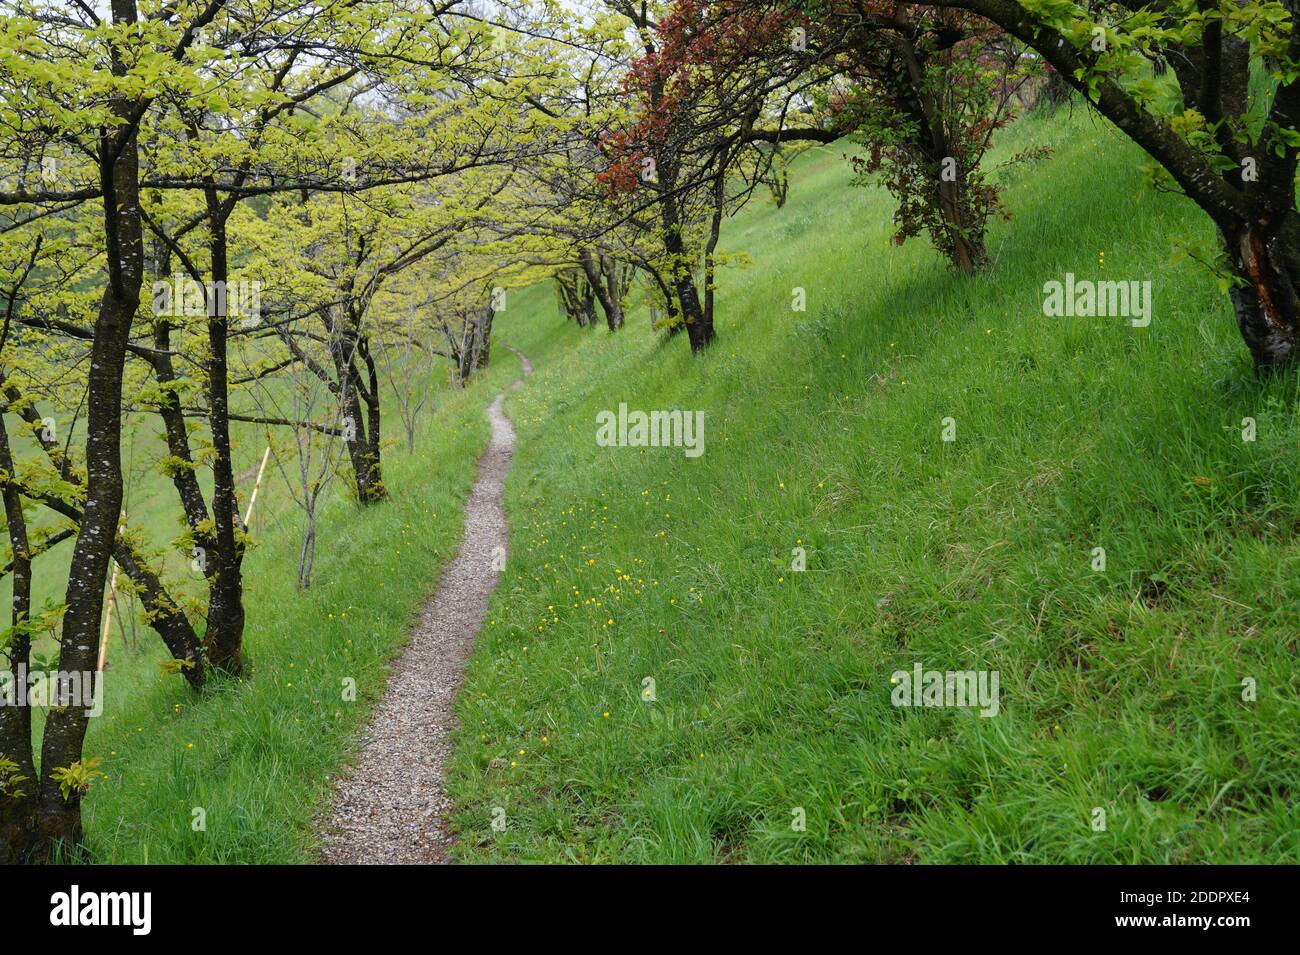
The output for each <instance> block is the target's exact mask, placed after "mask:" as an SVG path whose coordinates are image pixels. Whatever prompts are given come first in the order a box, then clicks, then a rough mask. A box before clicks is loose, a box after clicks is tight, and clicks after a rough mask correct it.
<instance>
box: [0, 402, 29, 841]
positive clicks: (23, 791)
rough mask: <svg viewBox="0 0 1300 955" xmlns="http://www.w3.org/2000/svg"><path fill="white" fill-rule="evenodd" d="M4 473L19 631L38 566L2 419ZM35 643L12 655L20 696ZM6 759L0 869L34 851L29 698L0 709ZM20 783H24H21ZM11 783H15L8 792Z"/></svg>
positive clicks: (13, 683) (16, 645) (22, 636)
mask: <svg viewBox="0 0 1300 955" xmlns="http://www.w3.org/2000/svg"><path fill="white" fill-rule="evenodd" d="M0 470H3V471H4V475H5V477H4V509H5V518H6V520H7V522H8V530H9V545H10V549H11V550H12V551H13V601H12V605H13V625H14V627H15V628H16V627H18V626H19V625H21V624H22V623H24V622H25V621H26V620H27V619H28V617H29V615H30V614H31V607H32V563H31V551H30V548H29V545H28V541H27V519H26V517H25V516H24V515H23V505H22V498H21V497H20V495H19V491H18V485H17V484H16V483H14V482H13V480H11V478H12V476H13V473H14V461H13V456H12V455H11V454H10V451H9V434H8V432H7V431H6V430H5V425H4V415H3V414H0ZM31 648H32V641H31V637H30V636H28V635H27V634H26V633H20V632H15V634H14V636H13V640H12V641H11V642H10V644H9V648H8V650H7V651H6V656H7V657H8V661H9V662H8V667H7V669H8V672H9V686H10V688H11V692H13V693H15V695H17V693H18V691H19V688H20V683H21V681H24V680H26V675H27V666H28V664H29V663H30V662H31ZM0 759H5V760H8V761H10V762H12V763H13V764H14V765H15V767H16V768H14V769H11V770H10V771H9V773H0V865H13V864H15V863H18V862H24V861H26V859H27V855H28V853H29V852H30V851H31V848H32V842H33V839H34V834H35V822H36V787H37V781H36V765H35V760H34V757H33V754H32V711H31V709H30V707H28V705H27V702H26V698H25V694H24V698H23V699H22V700H18V699H15V700H14V701H13V704H12V705H7V704H6V705H2V706H0ZM16 777H22V778H21V779H18V778H16ZM7 778H13V781H12V782H11V783H10V784H9V785H8V786H6V785H5V783H6V780H7Z"/></svg>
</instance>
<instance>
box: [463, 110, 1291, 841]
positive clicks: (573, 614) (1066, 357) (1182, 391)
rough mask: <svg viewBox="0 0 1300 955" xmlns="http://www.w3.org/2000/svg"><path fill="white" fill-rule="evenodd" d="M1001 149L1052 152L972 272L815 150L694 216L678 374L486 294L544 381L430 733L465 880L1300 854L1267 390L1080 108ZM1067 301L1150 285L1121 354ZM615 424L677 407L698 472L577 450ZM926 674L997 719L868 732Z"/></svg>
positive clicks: (1009, 178) (593, 448)
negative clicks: (907, 680)
mask: <svg viewBox="0 0 1300 955" xmlns="http://www.w3.org/2000/svg"><path fill="white" fill-rule="evenodd" d="M1031 145H1046V146H1050V147H1051V148H1052V149H1054V150H1055V156H1054V157H1053V158H1052V159H1050V160H1048V161H1046V162H1042V163H1038V164H1036V165H1034V166H1032V167H1030V166H1013V167H1008V168H1006V169H1005V170H1003V171H1001V172H999V173H998V179H999V181H1000V182H1002V183H1003V185H1004V186H1005V195H1004V198H1005V201H1006V204H1007V206H1008V208H1009V210H1010V212H1011V214H1012V217H1013V218H1012V219H1011V221H1010V222H1008V223H998V224H997V225H995V226H994V227H993V229H992V231H991V233H990V251H991V253H992V258H993V261H992V264H991V266H990V267H989V268H988V269H987V271H986V272H985V273H984V274H982V275H980V276H978V277H976V278H973V279H972V278H964V277H961V276H958V275H955V274H953V273H951V272H949V271H948V270H946V269H945V267H944V265H943V263H942V262H941V261H940V260H939V259H938V257H937V256H936V255H935V253H934V252H933V251H932V250H931V249H930V248H929V247H928V245H927V244H926V242H925V241H924V240H914V241H911V242H909V243H908V244H906V245H905V246H903V247H901V248H899V247H895V246H893V245H891V243H890V241H889V235H890V216H891V213H892V206H891V204H890V201H889V199H888V197H887V196H885V195H884V194H883V193H882V192H880V191H879V190H877V189H874V188H850V187H848V185H847V183H848V181H849V179H850V178H851V174H850V170H849V169H848V167H847V164H846V162H845V161H844V159H843V154H844V153H845V151H846V150H847V149H848V148H849V147H847V146H845V145H843V144H836V145H832V146H828V147H825V148H820V149H816V150H814V151H811V152H809V153H808V154H806V155H804V156H803V157H802V158H801V159H800V160H799V161H798V163H797V164H796V168H795V171H794V173H793V174H792V186H791V196H790V200H789V202H788V203H787V205H786V206H785V208H783V209H779V210H778V209H776V208H774V207H772V206H771V205H770V204H765V203H756V204H755V205H754V206H752V207H751V208H750V209H748V210H746V211H745V212H744V213H742V214H741V215H740V216H739V217H738V218H737V219H735V220H734V221H731V222H729V223H727V225H726V227H725V231H724V234H723V249H724V250H725V252H726V253H728V254H729V255H730V256H731V257H732V264H731V265H730V266H729V267H728V268H726V269H725V270H723V272H722V273H721V275H720V278H719V290H718V310H719V311H718V315H719V339H718V341H717V343H716V345H715V347H713V348H712V349H711V350H710V351H709V352H708V353H707V354H705V355H703V356H700V357H693V356H691V355H690V354H689V352H688V349H687V347H686V342H685V341H684V340H683V339H671V340H666V339H665V338H664V337H663V336H661V335H652V334H650V331H649V328H648V325H649V319H648V316H647V312H646V311H645V309H643V308H641V309H636V310H634V311H633V312H632V314H631V316H630V319H629V327H627V328H626V329H625V330H624V331H623V332H622V333H620V334H618V335H613V336H611V335H609V334H608V333H607V332H606V331H605V330H604V329H596V330H591V331H583V330H579V329H577V328H576V327H574V326H573V325H572V324H566V323H565V322H564V321H563V319H562V318H561V317H560V315H559V313H558V311H557V309H556V307H555V305H554V303H553V300H552V297H551V292H550V290H549V288H537V289H534V290H530V291H529V292H528V293H525V294H523V295H519V296H517V297H515V298H514V299H513V300H512V301H511V302H510V307H509V309H508V310H507V311H506V312H505V313H503V314H502V315H501V316H500V318H499V320H498V326H497V327H498V330H499V332H500V333H501V334H502V335H504V336H505V337H507V338H508V339H510V340H511V342H512V343H513V344H516V345H518V346H520V347H521V348H522V349H523V350H524V351H525V352H527V353H528V354H529V355H530V356H531V357H532V359H533V361H534V363H535V365H536V368H537V373H536V374H535V375H534V376H533V377H532V378H531V379H530V380H529V383H528V385H527V387H526V388H524V389H523V390H521V391H519V392H516V393H514V394H512V395H511V396H510V397H509V399H508V402H507V410H508V412H509V413H510V415H511V417H512V419H513V420H514V422H515V424H516V428H517V429H518V432H519V451H518V455H517V458H516V461H515V466H514V470H513V472H512V474H511V477H510V480H509V482H508V485H507V498H506V504H507V513H508V514H509V515H510V519H511V521H512V524H513V531H512V533H513V536H512V542H513V546H512V555H511V560H510V563H509V566H508V567H507V570H506V574H505V577H504V579H503V582H502V585H501V587H500V588H499V589H498V590H497V592H496V596H495V597H494V599H493V602H492V605H491V608H490V610H489V623H488V626H487V628H486V629H485V631H484V633H483V634H482V635H481V637H480V643H479V648H478V651H477V654H476V656H475V658H474V659H473V661H472V662H471V665H470V669H469V672H468V677H467V682H466V685H465V688H464V691H463V693H462V696H461V698H460V702H459V712H460V715H461V718H462V721H463V726H462V728H461V730H460V733H459V736H458V738H457V744H456V750H455V756H454V764H453V767H452V771H451V773H450V779H449V786H450V789H451V793H452V796H453V798H454V799H455V800H456V801H457V804H458V806H459V809H458V812H457V815H456V816H455V820H454V822H455V828H456V831H457V832H458V834H459V838H460V842H459V845H458V847H457V852H458V855H459V858H460V859H462V860H463V861H505V860H510V861H524V860H546V861H561V860H572V861H582V862H615V861H630V862H773V861H788V862H793V861H838V862H851V861H878V862H1076V863H1077V862H1184V863H1190V862H1247V861H1282V860H1291V861H1294V859H1295V858H1297V857H1298V856H1300V807H1298V806H1297V799H1296V784H1297V779H1298V777H1300V753H1298V752H1297V750H1298V748H1300V737H1298V735H1297V732H1296V729H1297V726H1300V706H1298V705H1297V692H1296V691H1297V683H1298V682H1300V677H1298V676H1297V671H1296V668H1295V665H1294V664H1295V659H1296V652H1297V648H1298V643H1300V638H1298V634H1300V628H1298V627H1297V624H1298V623H1300V614H1298V613H1297V610H1296V607H1297V597H1298V596H1300V573H1298V572H1297V571H1300V560H1298V558H1300V541H1298V538H1297V530H1298V529H1300V458H1298V457H1297V454H1296V447H1297V440H1298V439H1300V421H1297V417H1296V412H1295V393H1294V383H1293V382H1291V381H1273V382H1268V383H1259V382H1257V381H1256V380H1255V379H1254V378H1253V377H1252V375H1251V374H1250V371H1249V368H1248V360H1247V356H1246V353H1245V350H1244V348H1243V347H1242V345H1241V343H1240V340H1239V336H1238V334H1237V332H1236V329H1235V327H1234V325H1233V322H1232V318H1231V311H1230V308H1229V306H1228V303H1227V301H1226V299H1225V298H1224V297H1222V296H1221V295H1220V294H1219V292H1218V291H1217V289H1216V287H1215V282H1214V280H1213V278H1212V277H1211V276H1210V275H1208V274H1207V273H1206V272H1204V271H1202V270H1200V269H1199V268H1198V267H1197V266H1196V265H1194V264H1193V263H1191V262H1189V261H1183V262H1182V263H1180V264H1176V265H1171V264H1170V260H1171V243H1172V240H1173V239H1175V238H1187V239H1192V240H1199V241H1205V240H1207V239H1208V238H1210V237H1211V233H1210V225H1209V223H1208V222H1207V221H1206V220H1204V219H1203V218H1202V217H1201V216H1199V215H1198V214H1197V213H1196V212H1195V210H1194V209H1193V208H1192V207H1191V206H1190V204H1189V203H1187V202H1185V201H1183V200H1180V199H1178V198H1176V197H1173V196H1169V195H1161V194H1156V193H1153V192H1151V191H1149V190H1147V189H1146V188H1144V186H1143V182H1142V175H1141V172H1140V166H1141V164H1142V162H1143V157H1142V156H1141V154H1140V153H1139V152H1138V151H1137V150H1135V149H1134V148H1133V147H1132V146H1131V145H1130V144H1129V143H1127V142H1126V141H1124V140H1123V139H1122V137H1120V136H1119V135H1117V134H1116V133H1114V131H1113V130H1111V129H1110V128H1109V127H1107V126H1106V125H1105V124H1104V123H1102V122H1101V121H1099V120H1094V119H1093V118H1091V117H1090V116H1088V115H1087V114H1086V113H1085V112H1083V111H1081V110H1079V111H1076V112H1075V113H1074V114H1073V115H1067V114H1065V113H1061V114H1058V115H1057V116H1055V117H1048V118H1043V117H1030V118H1028V119H1025V120H1022V121H1020V122H1019V123H1017V124H1016V125H1015V127H1013V128H1012V129H1011V130H1010V131H1009V132H1007V133H1006V134H1004V138H1003V141H1002V143H1001V145H1000V147H999V149H998V151H997V153H998V155H999V156H1001V157H1006V156H1009V155H1012V154H1014V153H1018V152H1020V151H1021V150H1023V149H1025V148H1027V147H1029V146H1031ZM1066 272H1073V273H1075V274H1076V275H1077V276H1078V277H1080V278H1091V279H1122V280H1147V279H1149V280H1151V282H1152V288H1153V295H1154V319H1153V321H1152V323H1151V325H1150V326H1149V327H1147V328H1134V327H1131V326H1130V325H1129V324H1128V322H1126V321H1125V320H1124V319H1120V318H1045V317H1044V315H1043V310H1042V303H1043V284H1044V282H1046V281H1048V280H1052V279H1057V280H1061V279H1064V276H1065V273H1066ZM795 287H801V288H803V289H805V290H806V292H807V299H808V306H807V311H806V312H802V313H800V312H794V311H792V309H791V301H792V289H793V288H795ZM620 402H626V403H627V404H628V405H629V407H631V408H633V409H642V410H650V409H663V408H678V409H687V410H696V409H698V410H703V411H704V412H705V415H706V435H705V438H706V443H705V453H704V454H703V455H702V456H701V457H699V458H696V459H690V458H687V457H686V456H685V455H684V454H683V453H682V450H681V449H672V448H666V449H659V448H652V449H635V448H602V447H598V446H597V444H596V441H595V433H596V415H597V413H598V412H599V411H602V410H613V409H617V407H618V405H619V403H620ZM948 417H951V418H952V419H954V421H955V427H956V440H955V441H952V442H944V441H943V440H941V431H942V421H943V419H944V418H948ZM1247 417H1250V418H1253V419H1254V420H1255V421H1256V423H1257V427H1258V437H1257V440H1255V441H1253V442H1247V441H1243V440H1242V420H1243V418H1247ZM796 547H803V548H805V549H806V552H807V570H806V571H805V572H797V571H792V569H791V566H792V564H791V562H792V551H793V549H794V548H796ZM1098 547H1102V548H1105V551H1106V558H1107V563H1106V569H1105V571H1104V572H1097V571H1094V570H1093V569H1092V560H1093V553H1094V549H1095V548H1098ZM918 662H919V663H922V664H923V665H924V666H925V667H926V668H934V669H941V670H966V669H990V670H997V671H998V673H999V674H1000V681H1001V682H1000V689H1001V692H1000V711H999V713H998V715H997V716H996V717H992V718H980V717H979V716H977V715H975V714H974V713H973V712H972V711H969V710H953V709H910V708H902V707H895V706H892V705H891V703H890V690H891V688H890V682H889V680H890V674H891V673H892V672H893V671H895V670H900V669H901V670H910V669H911V668H912V667H913V665H914V664H915V663H918ZM646 678H650V679H652V680H653V683H652V684H650V683H647V682H645V681H646ZM1243 681H1245V684H1243ZM1252 683H1253V685H1254V686H1255V687H1256V688H1257V699H1255V700H1253V701H1252V700H1248V699H1243V695H1246V696H1249V695H1250V694H1249V693H1246V694H1243V686H1244V685H1247V686H1248V685H1251V684H1252ZM651 687H653V695H654V697H655V699H654V701H653V702H651V701H649V700H647V699H645V694H646V691H647V689H649V688H651ZM497 807H500V808H502V809H504V810H505V819H506V822H507V824H506V826H505V827H504V830H503V831H494V829H493V828H492V826H491V822H492V820H493V812H494V809H496V808H497ZM1098 809H1100V810H1102V811H1103V812H1104V816H1105V827H1104V829H1098V828H1097V827H1096V826H1095V822H1096V820H1098V819H1099V818H1100V817H1099V816H1098V815H1097V810H1098ZM801 815H802V816H803V817H805V818H806V831H799V830H798V828H797V827H796V826H793V825H792V823H794V822H796V821H797V820H798V819H799V818H800V816H801ZM498 816H499V813H498Z"/></svg>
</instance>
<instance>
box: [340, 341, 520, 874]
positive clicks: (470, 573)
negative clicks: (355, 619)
mask: <svg viewBox="0 0 1300 955" xmlns="http://www.w3.org/2000/svg"><path fill="white" fill-rule="evenodd" d="M502 344H505V343H504V342H502ZM505 347H507V348H510V350H511V351H513V352H515V354H516V355H518V356H519V359H520V362H521V363H522V365H523V370H524V375H529V374H532V370H533V366H532V363H531V362H530V361H529V360H528V358H527V357H526V356H525V355H524V354H523V353H522V352H519V351H518V350H516V349H514V348H511V346H509V345H506V346H505ZM521 383H522V379H521V380H520V381H516V382H515V383H514V384H513V385H512V386H511V387H512V388H518V387H519V385H520V384H521ZM504 397H505V396H504V395H497V396H496V399H495V400H494V401H493V402H492V404H491V406H490V407H489V408H488V410H487V415H488V419H489V420H490V421H491V422H492V441H491V443H490V444H489V445H488V449H487V451H486V452H484V454H483V457H482V458H481V459H480V460H479V465H478V480H477V481H476V482H475V484H474V490H473V492H472V493H471V494H470V498H469V501H468V502H467V503H466V505H465V534H464V539H463V541H462V543H461V545H460V552H459V553H458V554H457V555H456V558H455V560H453V561H452V562H451V564H450V565H449V566H448V567H447V569H446V571H445V572H444V573H443V575H442V579H441V580H440V581H439V583H438V592H437V593H436V594H435V595H434V597H433V599H432V600H430V601H429V602H428V603H427V604H426V605H425V607H424V612H423V614H422V615H421V617H420V622H419V624H418V625H417V626H416V628H415V632H414V633H413V634H412V635H411V642H410V644H409V645H408V646H407V648H406V650H405V652H403V654H402V657H401V659H400V660H399V661H398V662H397V665H396V667H395V668H394V672H393V675H392V678H391V679H390V680H389V683H388V694H387V696H386V697H385V698H384V701H383V702H382V703H380V704H379V706H378V707H377V708H376V710H375V714H374V717H373V720H372V722H371V724H370V726H369V727H368V728H367V732H366V736H365V743H364V748H363V749H362V751H361V754H360V756H359V757H358V759H357V762H356V765H355V766H354V767H353V768H352V771H351V773H350V774H349V775H347V776H346V777H343V778H341V779H339V781H338V783H337V784H336V790H335V798H334V806H333V809H332V810H331V812H330V817H329V821H328V822H327V823H326V825H325V827H324V846H323V848H322V851H321V857H322V861H323V862H325V863H327V864H331V865H366V864H370V865H375V864H380V865H382V864H405V863H440V862H447V861H449V860H448V858H447V855H446V849H447V846H448V845H449V844H450V842H451V836H450V833H449V832H448V831H447V824H446V820H445V819H444V816H445V814H446V812H447V810H448V809H449V808H450V806H451V801H450V800H449V799H448V798H447V793H446V787H445V786H444V783H443V772H444V764H445V763H446V760H447V757H448V755H449V751H450V749H451V741H450V735H451V730H452V728H453V727H454V725H455V720H454V713H453V709H452V704H453V702H454V700H455V698H456V691H457V690H458V689H459V688H460V682H461V676H462V674H463V672H464V669H465V661H466V660H467V659H468V658H469V655H470V652H471V651H472V650H473V648H474V639H475V638H476V637H477V636H478V632H479V630H480V629H481V628H482V626H483V618H484V616H485V615H486V613H487V605H488V598H490V597H491V596H492V591H493V590H495V589H496V586H497V581H498V580H499V579H500V577H501V574H500V572H499V571H497V570H496V569H495V568H494V566H493V565H494V558H496V561H495V563H496V566H501V565H502V564H503V563H504V560H503V555H504V554H505V553H506V548H507V546H508V545H509V529H508V528H507V526H506V515H505V511H504V509H503V508H502V506H501V492H502V485H503V484H504V482H505V477H506V472H507V471H508V470H509V469H510V459H511V458H512V457H513V456H514V450H515V429H514V427H513V426H512V425H511V424H510V419H509V418H507V417H506V416H505V413H504V412H503V411H502V410H501V404H502V401H503V400H504ZM498 548H499V549H498Z"/></svg>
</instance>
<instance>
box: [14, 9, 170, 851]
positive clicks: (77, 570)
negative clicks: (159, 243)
mask: <svg viewBox="0 0 1300 955" xmlns="http://www.w3.org/2000/svg"><path fill="white" fill-rule="evenodd" d="M112 13H113V22H114V23H135V22H136V8H135V0H112ZM110 57H111V65H112V70H113V73H114V74H115V75H117V76H123V75H125V73H126V65H125V63H124V62H123V61H122V58H121V52H120V51H119V50H118V49H117V48H116V47H115V46H114V47H112V48H111V51H110ZM110 108H111V111H112V112H113V114H114V116H115V117H116V118H117V119H118V120H119V121H120V125H112V126H109V125H105V126H104V127H102V130H101V132H100V135H99V143H98V156H99V179H100V188H101V190H102V193H103V197H104V198H103V203H104V239H105V253H106V266H107V270H108V282H107V285H106V287H105V289H104V294H103V297H102V298H101V300H100V306H99V313H98V315H97V316H96V317H95V330H94V339H93V341H92V342H91V349H90V370H89V373H88V377H89V382H88V387H87V406H88V408H89V412H88V415H87V420H86V503H85V507H84V513H83V517H82V521H81V531H80V533H79V534H78V535H77V542H76V545H75V546H74V547H73V550H72V559H71V563H70V566H69V569H68V588H67V591H66V595H65V603H66V607H67V609H66V611H65V612H64V616H63V632H62V635H61V637H60V640H59V669H60V670H61V671H63V672H64V673H65V674H66V673H77V674H81V675H82V677H83V680H84V682H85V683H88V684H90V686H91V689H92V691H95V692H97V691H98V682H99V678H98V676H96V675H94V674H95V670H96V663H97V662H98V650H99V624H100V615H101V612H102V605H103V599H104V581H105V578H106V577H107V576H108V564H109V558H110V557H111V555H112V552H113V541H114V539H115V537H116V536H117V522H118V517H119V514H120V512H121V507H122V447H121V437H122V436H121V420H122V372H123V366H124V365H125V362H126V346H127V342H128V340H129V338H130V334H131V322H132V321H133V320H134V318H135V313H136V310H137V309H138V308H139V305H140V286H141V283H142V282H143V278H144V235H143V230H142V223H141V216H140V179H139V147H138V143H137V140H136V133H135V129H134V126H133V125H132V114H133V110H134V108H135V104H134V103H133V102H132V101H131V100H130V99H128V98H127V97H126V96H125V95H123V94H121V93H117V94H114V96H113V99H112V101H111V107H110ZM52 695H53V697H54V702H58V703H62V702H64V701H70V699H71V686H70V685H69V681H68V680H67V679H60V680H59V681H58V683H57V686H56V687H55V691H54V693H53V694H52ZM87 721H88V716H87V713H86V710H85V708H83V707H81V706H62V707H60V706H55V707H53V708H52V709H51V710H50V714H49V718H48V719H47V720H46V723H45V736H44V739H43V741H42V745H41V780H40V796H39V799H40V808H39V818H38V820H37V842H36V847H35V848H36V851H37V852H38V853H40V854H41V855H42V856H49V855H52V854H53V853H54V852H55V851H56V850H57V849H58V848H59V847H64V848H66V849H69V850H71V849H73V848H74V847H75V846H77V844H78V843H80V841H81V833H82V830H81V795H82V794H81V793H80V792H79V791H78V790H77V789H76V788H73V789H72V790H71V791H70V792H69V794H68V795H67V796H66V797H65V796H64V794H63V792H62V789H61V787H60V784H59V780H58V779H57V778H56V777H55V775H54V773H55V770H58V769H68V768H70V767H72V766H73V765H74V764H76V763H78V762H80V760H81V749H82V744H83V742H84V740H85V737H86V724H87Z"/></svg>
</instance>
